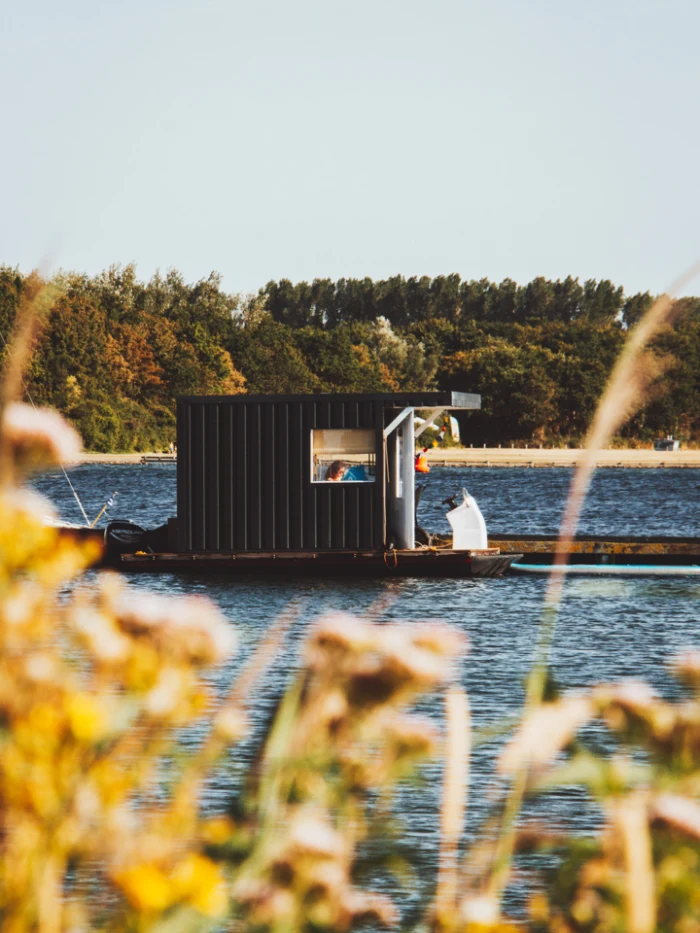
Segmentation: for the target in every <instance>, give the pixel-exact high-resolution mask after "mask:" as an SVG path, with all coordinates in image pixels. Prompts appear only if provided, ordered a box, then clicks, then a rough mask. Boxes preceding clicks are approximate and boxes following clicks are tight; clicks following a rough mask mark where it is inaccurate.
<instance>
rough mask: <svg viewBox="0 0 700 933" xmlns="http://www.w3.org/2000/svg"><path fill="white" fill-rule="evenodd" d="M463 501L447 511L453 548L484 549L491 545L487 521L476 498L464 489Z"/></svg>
mask: <svg viewBox="0 0 700 933" xmlns="http://www.w3.org/2000/svg"><path fill="white" fill-rule="evenodd" d="M462 496H463V500H464V501H463V502H461V503H460V505H458V506H456V508H454V509H452V511H450V512H448V513H447V521H448V522H449V523H450V525H451V526H452V548H453V549H454V550H455V551H483V550H484V549H485V548H487V547H488V546H489V539H488V534H487V533H486V522H485V521H484V516H483V515H482V514H481V509H480V508H479V506H478V505H477V504H476V499H474V498H473V497H472V496H470V495H469V493H468V492H467V490H466V489H463V490H462Z"/></svg>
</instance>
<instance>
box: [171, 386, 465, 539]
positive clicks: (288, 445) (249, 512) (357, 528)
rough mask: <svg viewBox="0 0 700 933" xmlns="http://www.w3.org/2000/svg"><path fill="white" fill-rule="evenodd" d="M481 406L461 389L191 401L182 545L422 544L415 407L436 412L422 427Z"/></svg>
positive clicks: (183, 425)
mask: <svg viewBox="0 0 700 933" xmlns="http://www.w3.org/2000/svg"><path fill="white" fill-rule="evenodd" d="M480 407H481V397H480V396H479V395H472V394H467V393H461V392H398V393H386V394H377V395H286V396H285V395H231V396H204V397H190V398H181V399H179V400H178V405H177V446H178V457H177V522H176V537H177V550H178V551H179V552H180V553H182V554H186V553H212V552H218V553H221V552H230V553H248V552H260V553H282V552H308V551H313V552H319V551H358V550H362V551H375V552H376V551H382V550H385V549H386V548H387V547H389V546H391V547H399V548H402V549H409V550H410V549H413V547H414V526H415V498H414V462H413V461H414V442H415V437H416V434H417V432H416V428H415V426H414V412H415V410H416V409H421V410H423V409H427V410H428V412H429V414H428V418H427V421H426V423H425V424H424V425H422V426H421V428H419V429H418V432H420V431H422V430H424V429H425V427H427V426H428V425H429V424H430V423H431V421H433V420H434V419H435V418H437V417H438V416H439V414H440V413H441V412H443V411H445V410H448V409H475V408H480ZM336 463H341V464H342V465H343V469H344V471H345V475H344V477H343V479H342V480H340V481H337V480H334V479H332V478H331V474H330V471H331V468H332V466H333V465H334V464H336Z"/></svg>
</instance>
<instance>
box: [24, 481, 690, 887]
mask: <svg viewBox="0 0 700 933" xmlns="http://www.w3.org/2000/svg"><path fill="white" fill-rule="evenodd" d="M70 476H71V480H72V482H73V483H74V485H75V487H76V489H77V490H78V492H79V494H80V496H81V498H82V499H83V502H84V504H85V507H86V510H87V512H88V514H89V515H90V516H91V517H92V516H94V515H96V514H97V512H98V511H99V509H100V507H101V506H102V504H103V503H104V501H105V500H106V498H107V497H108V496H109V495H110V494H111V493H113V492H114V491H117V492H118V498H117V506H116V507H115V508H114V509H112V510H111V513H110V514H111V515H112V517H119V518H129V519H132V520H133V521H135V522H138V523H139V524H141V525H145V526H155V525H158V524H161V523H162V522H163V521H165V519H166V518H168V517H169V516H173V515H175V511H176V509H175V469H174V468H173V467H172V466H145V467H142V466H107V465H85V466H81V467H78V468H76V469H75V470H73V471H72V472H71V474H70ZM570 479H571V473H570V471H569V470H567V469H524V468H513V469H503V468H499V469H488V468H462V469H458V468H439V467H435V468H433V471H432V472H431V473H430V475H429V476H428V478H427V487H426V490H425V492H424V494H423V499H422V501H421V504H420V507H419V513H418V519H419V523H420V524H421V525H423V526H424V527H426V528H428V530H430V531H448V530H449V527H448V524H447V521H446V519H445V517H444V516H445V507H444V506H442V505H441V504H440V503H441V500H443V499H444V498H445V497H446V496H448V495H450V494H452V493H454V492H457V491H458V490H460V489H461V488H462V487H463V486H466V488H468V490H469V492H470V493H472V495H474V497H475V498H476V499H477V501H478V502H479V505H480V506H481V509H482V511H483V513H484V516H485V518H486V522H487V526H488V527H489V529H491V530H494V531H501V532H523V533H525V532H527V533H538V532H539V533H543V534H544V533H555V532H556V531H557V529H558V524H559V519H560V516H561V513H562V509H563V503H564V498H565V496H566V492H567V489H568V485H569V482H570ZM35 485H36V487H37V488H38V489H39V490H40V491H42V492H43V493H44V494H45V495H46V496H48V498H50V499H51V500H52V501H53V502H54V503H55V505H56V507H57V508H58V510H59V512H60V514H61V516H62V517H63V518H66V519H69V520H73V521H78V520H79V519H80V513H79V511H78V508H77V505H76V503H75V500H74V499H73V496H72V493H71V492H70V489H69V488H68V486H67V484H66V482H65V479H64V478H63V476H62V474H61V473H60V472H59V473H56V474H48V475H45V476H43V477H41V478H40V479H39V480H37V481H36V483H35ZM699 496H700V470H690V469H683V470H674V469H664V470H662V469H649V470H617V469H607V470H601V471H599V472H598V473H597V475H596V477H595V479H594V482H593V486H592V489H591V492H590V494H589V497H588V500H587V505H586V508H585V512H584V515H583V520H582V524H581V528H580V530H581V531H585V532H592V533H598V534H635V535H639V534H647V533H660V534H672V535H699V534H700V520H699V516H698V501H699ZM132 582H133V586H134V587H137V588H144V589H150V590H157V591H161V592H167V593H168V594H173V595H177V594H179V593H202V594H206V595H207V596H209V597H210V598H211V599H213V600H214V601H215V602H216V603H217V604H218V605H219V606H220V607H221V609H222V611H223V612H224V614H225V615H226V617H227V618H228V619H229V620H230V622H231V625H233V626H235V628H236V629H237V631H238V633H239V638H240V644H241V651H240V653H239V657H238V659H236V660H235V661H233V662H232V663H231V665H230V666H227V667H226V669H224V670H222V671H218V672H217V673H216V675H215V683H216V684H217V686H218V688H219V689H221V690H224V689H225V688H226V685H227V684H228V683H230V680H231V678H232V676H233V674H234V673H235V669H236V667H237V666H238V665H239V664H240V660H241V658H242V657H244V656H245V654H247V652H248V651H249V650H250V649H251V647H252V646H253V645H255V643H256V642H257V640H258V639H259V638H260V636H261V634H262V633H263V632H264V631H265V629H266V628H267V626H268V625H269V624H270V621H271V619H273V618H274V617H275V615H276V614H277V613H278V612H279V611H280V610H281V609H283V607H284V606H285V605H286V604H287V603H288V602H289V601H290V600H291V599H293V598H297V597H302V598H303V599H304V601H305V610H304V613H303V621H302V622H301V623H299V624H298V626H297V629H296V631H295V632H294V633H293V634H292V636H291V637H290V639H289V644H288V645H287V646H286V647H285V649H284V652H283V653H282V654H281V656H280V657H279V658H277V659H276V663H275V665H274V667H273V669H272V670H270V671H269V672H268V673H267V675H266V677H265V679H264V681H263V683H262V684H261V685H260V689H259V691H258V692H257V696H256V702H257V706H256V709H255V710H254V718H255V720H256V723H257V724H258V726H259V725H260V724H261V723H262V722H264V719H265V717H266V715H267V714H268V713H269V711H270V710H271V708H272V706H273V704H274V702H275V701H276V699H277V698H278V697H279V695H280V693H281V691H282V690H283V688H284V686H285V684H286V683H287V681H288V678H289V674H290V670H293V669H294V666H295V658H296V651H297V646H298V641H299V639H300V637H302V636H303V633H304V630H305V628H306V627H307V626H308V625H309V624H310V622H311V621H312V620H313V619H314V618H315V617H316V616H318V615H319V614H320V613H322V612H326V611H329V610H333V609H341V610H344V611H349V612H353V613H357V614H358V615H362V614H363V612H365V611H366V610H367V609H368V607H370V606H371V605H372V604H373V603H374V602H375V601H376V600H377V599H378V598H379V597H382V596H385V595H386V594H390V595H391V597H392V598H393V602H392V603H391V604H390V606H389V608H388V609H387V611H386V612H385V613H384V616H383V617H384V618H386V619H391V620H408V622H409V624H410V622H411V621H417V620H421V621H422V620H435V619H439V620H442V621H447V622H449V623H451V624H452V625H455V626H456V627H457V628H459V629H460V630H462V631H463V632H465V633H466V635H467V636H468V638H469V643H470V651H469V655H468V657H467V658H466V659H465V661H464V663H463V665H462V670H461V676H462V682H463V685H464V686H465V688H466V689H467V690H468V692H469V696H470V702H471V707H472V714H473V718H474V723H475V726H476V727H477V728H478V727H480V726H484V725H487V724H489V723H492V722H494V721H497V720H499V719H501V718H502V717H504V716H507V715H509V714H512V713H516V712H517V711H518V709H519V708H520V707H521V704H522V699H523V681H524V678H525V676H526V673H527V671H528V669H529V666H530V663H531V659H532V653H533V645H534V641H535V634H536V628H537V623H538V619H539V614H540V611H541V607H542V600H543V595H544V590H545V585H546V580H545V579H544V578H538V577H520V576H512V577H504V578H502V579H495V580H491V579H488V580H430V579H424V580H421V579H407V580H386V581H384V580H376V579H367V580H347V579H333V578H328V577H325V578H324V579H322V580H308V579H304V580H293V579H272V580H263V579H261V578H253V577H251V578H246V577H243V578H240V577H239V578H237V579H231V580H226V579H222V578H221V577H219V578H216V577H214V578H206V577H177V576H173V575H159V576H148V577H145V576H144V577H138V576H137V577H134V578H133V581H132ZM699 620H700V580H697V579H689V580H683V579H682V578H679V579H664V578H657V579H653V578H649V579H625V580H622V579H613V578H611V579H609V580H606V579H595V580H594V579H584V578H579V579H578V580H572V581H569V583H568V584H567V586H566V591H565V599H564V603H563V606H562V610H561V613H560V618H559V622H558V626H557V631H556V639H555V644H554V651H553V669H554V674H555V677H556V679H557V681H558V682H559V684H560V685H561V686H562V687H563V688H564V689H575V688H582V687H586V686H588V685H590V684H593V683H596V682H598V681H616V680H619V679H622V678H637V679H638V678H643V679H645V680H647V681H649V682H650V683H651V684H653V685H654V687H656V688H657V689H658V690H659V691H660V692H661V693H662V694H663V695H665V696H667V697H674V696H677V695H678V692H679V691H678V687H677V685H676V683H675V682H674V681H673V679H672V678H671V677H670V676H669V675H668V672H667V669H666V663H667V661H668V660H669V659H670V658H671V657H672V656H673V655H674V654H675V653H676V652H677V651H678V650H679V649H682V648H683V647H686V646H688V645H698V644H700V621H699ZM422 705H423V706H424V708H425V709H426V710H428V711H429V712H430V713H431V715H435V716H436V717H439V716H440V707H439V703H438V702H437V701H436V700H435V699H434V698H433V699H428V700H426V701H425V703H424V704H422ZM195 738H196V737H195ZM192 740H194V739H192ZM252 742H253V740H251V741H250V742H248V743H247V744H246V745H244V746H243V747H241V748H240V749H239V750H237V751H236V753H235V755H232V757H231V760H230V761H229V763H228V766H227V767H226V768H225V769H223V770H222V772H221V773H220V774H219V775H218V776H217V778H216V780H214V781H213V782H212V784H211V786H210V788H209V800H208V801H207V805H209V806H211V807H212V808H216V807H217V806H219V805H220V804H221V803H222V802H223V801H224V800H225V799H226V798H227V797H228V796H229V795H230V791H231V786H232V785H235V783H236V782H237V779H238V777H239V775H240V773H241V771H242V769H243V768H244V766H245V762H246V759H247V758H249V756H250V754H251V748H252ZM499 744H500V742H499V741H495V742H492V743H490V744H488V745H482V746H480V747H479V748H478V749H477V750H476V752H475V754H474V759H473V763H472V778H471V789H470V803H469V821H470V826H471V827H472V829H473V828H474V827H475V826H476V825H477V824H478V822H479V821H480V820H481V819H482V818H483V817H484V815H485V813H486V811H487V807H488V802H489V799H492V797H493V793H494V788H495V786H496V785H495V782H494V777H493V762H494V758H495V753H496V751H497V748H498V746H499ZM426 776H427V778H428V780H427V781H426V782H425V783H424V784H423V785H422V786H421V787H419V788H417V789H412V790H410V791H407V792H406V793H405V794H404V795H402V810H403V812H404V813H405V814H406V815H407V817H408V818H407V820H406V840H407V842H408V844H409V846H410V848H411V849H412V850H413V851H414V852H420V854H421V858H424V859H425V860H427V861H428V862H429V863H431V862H434V858H435V853H436V846H437V837H436V833H435V826H436V822H435V812H436V807H437V803H438V794H439V776H440V769H439V765H437V764H435V765H430V766H429V767H428V768H427V769H426ZM540 807H541V805H540ZM537 809H538V806H533V807H531V808H530V810H529V811H528V812H529V813H530V814H531V815H534V814H535V813H536V812H537ZM545 812H546V813H547V815H548V816H549V817H550V818H551V817H554V818H557V819H561V821H562V822H563V823H564V824H565V825H567V826H568V827H570V828H572V829H574V830H578V831H586V829H589V828H590V827H591V825H592V821H594V816H592V811H591V808H590V807H589V806H588V805H587V803H586V801H585V798H584V795H583V794H581V793H580V792H579V791H577V790H575V789H571V788H569V789H562V790H560V791H557V792H556V793H554V794H552V795H550V796H549V797H548V799H547V803H546V811H545ZM418 893H419V891H418V890H417V889H414V890H413V893H412V894H411V898H409V900H413V899H415V897H417V896H418Z"/></svg>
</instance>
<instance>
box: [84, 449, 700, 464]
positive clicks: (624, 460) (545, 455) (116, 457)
mask: <svg viewBox="0 0 700 933" xmlns="http://www.w3.org/2000/svg"><path fill="white" fill-rule="evenodd" d="M583 453H584V451H583V448H566V449H565V448H554V449H545V448H542V449H540V448H529V449H527V450H525V449H522V448H510V447H503V448H501V447H474V448H471V447H446V448H437V449H433V450H429V451H428V452H427V458H428V463H429V464H432V465H433V466H438V465H439V466H450V467H574V466H577V465H578V464H579V462H580V461H581V458H582V456H583ZM144 456H146V457H151V456H157V457H162V458H163V460H164V461H167V459H168V455H167V454H163V453H159V452H157V451H156V452H153V453H146V454H142V453H118V454H110V453H99V452H86V453H82V454H80V456H79V457H78V458H76V459H75V460H74V461H72V462H71V463H70V464H66V466H69V465H70V466H79V465H81V464H84V463H109V464H140V463H141V458H142V457H144ZM348 459H351V458H350V457H348ZM173 462H175V458H173ZM598 466H599V467H625V468H631V469H654V468H667V467H668V468H678V467H681V468H688V469H700V450H675V451H659V450H643V449H634V448H624V449H617V448H612V449H610V450H601V451H600V453H599V455H598Z"/></svg>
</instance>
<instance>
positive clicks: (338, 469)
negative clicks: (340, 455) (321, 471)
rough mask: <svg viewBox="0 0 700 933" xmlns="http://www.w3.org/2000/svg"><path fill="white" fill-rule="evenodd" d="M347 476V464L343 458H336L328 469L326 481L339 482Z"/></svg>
mask: <svg viewBox="0 0 700 933" xmlns="http://www.w3.org/2000/svg"><path fill="white" fill-rule="evenodd" d="M344 476H345V465H344V464H343V461H342V460H334V461H333V463H331V465H330V466H329V467H328V469H327V470H326V482H328V483H339V482H340V481H341V480H342V478H343V477H344Z"/></svg>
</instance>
